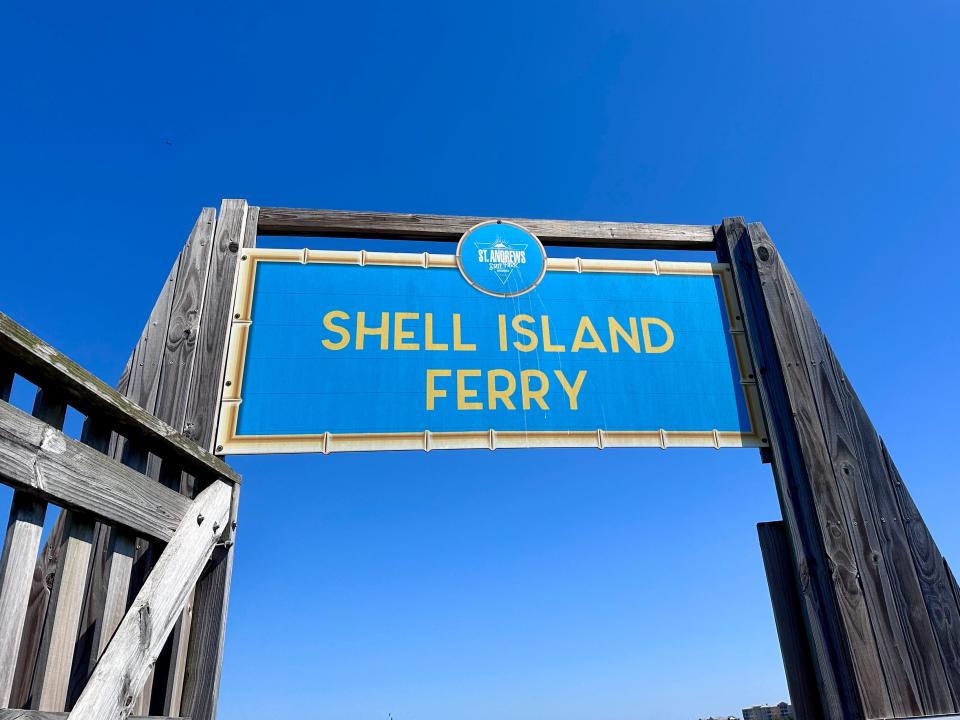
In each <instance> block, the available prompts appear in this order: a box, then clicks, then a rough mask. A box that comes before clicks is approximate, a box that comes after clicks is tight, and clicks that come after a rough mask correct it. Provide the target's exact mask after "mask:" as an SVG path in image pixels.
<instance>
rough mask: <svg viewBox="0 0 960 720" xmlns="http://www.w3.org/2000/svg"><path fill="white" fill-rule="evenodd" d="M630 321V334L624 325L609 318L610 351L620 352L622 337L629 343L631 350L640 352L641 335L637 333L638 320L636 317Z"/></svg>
mask: <svg viewBox="0 0 960 720" xmlns="http://www.w3.org/2000/svg"><path fill="white" fill-rule="evenodd" d="M629 320H630V333H629V334H628V333H627V331H626V330H625V329H624V327H623V325H621V324H620V323H618V322H617V321H616V319H615V318H612V317H610V318H607V322H608V323H609V325H610V349H611V350H612V351H613V352H620V338H621V337H622V338H623V339H624V340H626V341H627V345H629V346H630V349H631V350H633V351H634V352H635V353H638V352H640V334H639V333H638V332H637V319H636V318H635V317H632V318H629Z"/></svg>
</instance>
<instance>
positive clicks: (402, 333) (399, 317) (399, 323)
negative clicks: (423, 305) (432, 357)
mask: <svg viewBox="0 0 960 720" xmlns="http://www.w3.org/2000/svg"><path fill="white" fill-rule="evenodd" d="M419 317H420V313H412V312H397V313H394V314H393V349H394V350H419V349H420V343H415V342H414V343H412V342H407V340H412V339H413V330H404V329H403V321H404V320H416V319H417V318H419Z"/></svg>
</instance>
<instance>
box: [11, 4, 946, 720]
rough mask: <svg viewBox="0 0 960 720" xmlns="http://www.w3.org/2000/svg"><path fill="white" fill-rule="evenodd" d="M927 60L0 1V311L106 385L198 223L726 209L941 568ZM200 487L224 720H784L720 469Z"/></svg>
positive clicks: (547, 464) (771, 24) (573, 31)
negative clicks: (233, 495)
mask: <svg viewBox="0 0 960 720" xmlns="http://www.w3.org/2000/svg"><path fill="white" fill-rule="evenodd" d="M958 35H960V6H958V5H957V4H956V3H954V2H949V1H948V0H941V1H923V0H921V1H917V2H903V3H893V2H881V3H866V2H850V3H842V4H839V3H816V2H814V3H803V4H787V3H769V2H723V3H721V2H701V3H653V2H633V3H608V2H603V3H499V2H487V3H475V4H469V5H468V4H465V3H437V4H419V3H412V4H411V3H404V4H399V3H396V4H393V3H383V4H378V3H359V2H358V3H336V4H333V3H329V4H327V3H303V4H287V3H267V4H255V3H247V2H245V1H243V0H240V1H238V2H232V3H209V4H203V5H202V6H199V4H196V3H190V4H183V5H177V4H173V3H170V4H165V5H163V6H162V7H161V6H148V5H145V4H139V3H137V4H129V3H115V4H104V5H97V6H90V5H86V6H82V7H80V6H72V5H67V4H60V3H52V4H51V3H25V4H16V5H11V6H10V7H7V8H5V21H4V23H3V27H2V28H0V39H2V42H0V57H2V60H3V63H4V66H5V68H6V72H4V73H3V78H2V79H0V83H2V86H3V99H4V102H3V111H2V113H0V138H2V140H0V142H2V148H3V154H2V158H3V160H2V166H0V167H2V170H0V182H2V193H0V202H2V207H3V210H4V229H3V236H2V241H0V242H2V246H3V250H4V252H3V254H2V256H0V257H2V260H0V309H2V310H3V311H4V312H6V313H8V314H10V315H12V316H13V317H14V318H15V319H16V320H18V321H19V322H21V323H23V324H24V325H26V326H27V327H29V328H31V329H32V330H33V331H34V332H36V333H37V334H39V335H40V336H42V337H44V338H45V339H47V340H49V341H50V342H52V343H53V344H55V345H56V346H57V347H59V348H61V349H62V350H64V351H66V352H67V353H69V354H70V355H72V356H73V357H74V358H76V359H77V360H78V361H80V362H81V363H82V364H84V365H85V366H87V367H88V368H90V369H91V370H93V371H95V372H96V373H97V374H99V375H100V376H102V377H104V378H107V379H113V378H116V377H117V376H118V375H119V373H120V370H121V369H122V366H123V363H124V361H125V359H126V357H127V354H128V352H129V350H130V348H131V347H132V345H133V343H134V341H135V338H136V337H137V334H138V332H139V330H140V328H141V326H142V325H143V322H144V320H145V318H146V316H147V313H148V311H149V309H150V307H151V305H152V303H153V300H154V298H155V296H156V294H157V292H158V291H159V288H160V286H161V285H162V283H163V279H164V273H165V272H166V270H167V268H168V267H169V264H170V263H171V262H172V260H173V258H174V257H175V255H176V253H177V252H178V251H179V248H180V247H181V245H182V244H183V242H184V241H185V240H186V237H187V234H188V232H189V230H190V228H191V226H192V223H193V221H194V218H195V217H196V215H197V213H198V212H199V209H200V208H201V207H202V206H204V205H218V204H219V200H220V198H223V197H242V198H247V199H248V200H249V201H250V202H251V203H254V204H259V205H285V206H301V207H325V208H343V209H357V210H367V209H369V210H384V211H401V212H437V213H451V214H461V213H462V214H473V215H503V216H521V217H523V216H526V217H556V218H575V219H605V220H638V221H649V222H668V223H669V222H676V223H717V222H719V221H720V220H721V218H723V217H724V216H729V215H737V214H742V215H745V216H747V217H748V218H749V219H751V220H762V221H763V222H764V223H765V224H766V226H767V228H768V230H769V231H770V233H771V235H772V236H773V238H774V240H775V242H776V243H777V244H778V247H779V248H780V249H781V251H782V253H783V254H784V256H785V257H786V259H787V261H788V263H789V265H790V267H791V270H792V271H793V273H794V275H795V276H796V278H797V280H798V283H799V285H800V287H801V288H802V289H803V291H804V292H805V293H806V295H807V298H808V300H809V302H810V304H811V306H812V307H813V309H814V311H815V313H816V314H817V317H818V318H819V320H820V322H821V324H822V325H823V326H824V328H825V330H826V331H827V334H828V335H829V337H830V339H831V342H832V343H833V345H834V347H835V349H836V351H837V353H838V355H839V357H840V358H841V360H842V361H843V363H844V367H845V369H846V371H847V373H848V374H849V376H850V377H851V379H852V380H853V382H854V383H855V385H856V388H857V390H858V393H859V394H860V396H861V398H862V399H863V401H864V403H865V405H866V406H867V408H868V410H869V411H870V413H871V416H872V418H873V420H874V422H875V424H876V425H877V427H878V428H879V429H880V431H881V433H882V434H883V435H884V437H885V438H886V440H887V442H888V444H889V446H890V447H891V451H892V453H893V456H894V458H895V459H896V461H897V463H898V465H899V467H900V470H901V471H902V473H903V475H904V477H905V479H906V481H907V483H908V485H909V487H910V489H911V491H912V492H913V494H914V496H915V499H916V501H917V503H918V505H919V507H920V509H921V512H923V514H924V516H925V518H926V519H927V522H928V524H929V525H930V527H931V529H932V531H933V534H934V537H935V538H936V539H937V540H938V542H939V545H940V547H941V549H942V550H943V552H944V554H945V555H946V556H947V557H948V559H951V560H953V561H954V564H957V563H960V533H958V531H957V529H956V508H957V505H958V501H960V492H958V490H957V486H956V483H955V478H956V467H958V466H960V450H958V445H957V443H956V441H955V439H956V437H957V435H958V432H960V422H958V420H957V418H956V414H955V408H956V407H957V405H958V401H960V392H958V382H957V378H956V370H957V361H956V356H957V353H958V352H960V338H958V332H957V327H958V324H957V321H956V318H955V317H954V314H953V310H954V308H955V307H956V298H957V293H958V289H960V286H958V282H957V279H956V269H955V260H954V257H953V252H952V249H951V246H952V245H953V243H954V240H955V238H956V235H957V227H958V226H960V204H958V202H957V188H958V187H960V136H958V135H960V133H958V128H960V125H958V121H957V118H958V116H960V74H958V73H957V67H958V62H960V44H958V43H957V42H956V38H957V37H958ZM264 244H275V245H282V244H283V241H279V242H273V243H270V241H264ZM299 244H302V243H299ZM313 246H315V247H322V246H323V245H322V244H321V243H320V242H319V241H317V242H314V243H313ZM661 257H663V255H662V254H661ZM671 259H672V258H671ZM22 394H23V393H22V392H21V396H22ZM234 464H235V466H236V467H237V468H238V469H239V470H240V471H241V472H243V474H244V476H245V478H246V483H245V485H244V492H243V498H242V500H243V502H242V503H241V518H240V528H239V533H240V535H239V538H238V544H237V555H236V565H235V574H234V586H233V594H232V598H231V611H230V613H231V614H230V627H229V634H228V638H227V647H226V661H225V665H224V672H223V684H222V692H221V706H220V709H221V717H223V718H227V719H229V720H233V719H234V718H236V719H237V720H243V719H245V718H259V717H263V715H264V713H266V712H268V711H269V712H270V714H271V715H276V716H284V715H288V714H290V715H292V714H294V713H296V714H297V715H298V716H303V717H311V718H337V720H354V719H357V720H359V719H361V718H382V719H385V718H387V715H388V713H391V714H392V716H393V717H394V718H395V719H396V720H448V719H449V718H459V719H462V720H472V719H473V718H489V717H497V718H500V720H511V719H514V718H516V719H517V720H519V719H521V718H522V719H524V720H532V719H536V718H550V719H551V720H567V719H570V720H575V719H579V718H590V719H591V720H627V719H630V720H634V719H638V720H682V719H685V718H695V717H699V716H702V715H707V714H720V713H723V714H726V713H737V712H738V711H739V709H740V708H741V707H743V706H744V705H749V704H754V703H759V702H777V701H779V700H781V699H783V698H785V697H786V689H785V682H784V679H783V672H782V666H781V661H780V656H779V648H778V645H777V641H776V636H775V631H774V627H773V618H772V614H771V610H770V604H769V598H768V596H767V590H766V583H765V580H764V577H763V570H762V564H761V559H760V553H759V550H758V548H757V541H756V532H755V524H756V523H757V522H758V521H763V520H770V519H775V518H777V517H779V509H778V506H777V502H776V497H775V493H774V487H773V481H772V478H771V476H770V473H769V468H768V467H767V466H763V465H761V464H760V463H759V461H758V457H757V454H756V452H754V451H742V452H736V451H724V452H721V453H717V452H716V451H669V452H661V451H646V450H637V451H623V450H620V451H616V450H606V451H603V452H597V451H572V450H571V451H523V452H521V451H517V452H502V453H499V452H498V453H489V452H469V453H431V454H429V455H426V454H412V453H411V454H405V453H397V454H390V455H342V456H329V457H323V456H291V457H261V458H247V459H239V460H236V461H235V463H234ZM3 492H4V493H5V492H6V491H5V490H4V491H3ZM6 497H8V495H3V496H2V498H0V499H2V500H3V502H6Z"/></svg>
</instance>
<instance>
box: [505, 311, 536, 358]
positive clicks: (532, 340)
mask: <svg viewBox="0 0 960 720" xmlns="http://www.w3.org/2000/svg"><path fill="white" fill-rule="evenodd" d="M532 322H533V318H532V317H530V316H529V315H515V316H514V318H513V323H511V324H512V325H513V329H514V331H515V332H516V333H517V335H523V336H524V337H525V338H527V340H528V342H525V343H521V342H518V341H516V340H514V341H513V346H514V347H515V348H516V349H517V350H519V351H521V352H530V351H531V350H536V349H537V334H536V333H535V332H534V331H533V330H531V329H530V328H525V327H523V325H521V323H532Z"/></svg>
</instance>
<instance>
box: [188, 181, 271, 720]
mask: <svg viewBox="0 0 960 720" xmlns="http://www.w3.org/2000/svg"><path fill="white" fill-rule="evenodd" d="M257 212H258V210H257V208H255V207H248V206H247V203H246V201H244V200H224V201H223V204H222V206H221V208H220V216H219V218H218V220H217V232H216V236H215V239H214V244H213V257H212V258H211V265H210V272H209V273H208V275H207V291H206V296H205V298H204V322H203V327H202V329H201V332H202V335H201V348H202V350H201V356H200V364H199V366H198V368H197V372H196V374H195V377H194V382H193V384H192V388H191V393H190V401H189V404H188V410H187V421H186V426H185V428H184V432H187V433H188V434H190V435H191V437H193V438H194V439H195V440H196V441H197V442H198V443H199V444H200V445H201V447H204V448H208V449H210V450H212V451H216V448H215V447H214V439H215V435H216V429H217V416H218V414H219V410H220V396H221V394H222V391H223V388H222V387H221V383H222V380H223V368H224V365H225V363H226V352H227V342H228V340H229V330H230V325H231V319H232V315H231V313H232V311H233V292H234V287H235V283H236V276H237V269H238V268H237V265H238V263H239V262H242V260H241V258H242V257H243V255H242V248H246V247H254V246H255V244H256V238H257ZM237 492H239V487H238V486H234V494H235V496H234V499H233V508H234V510H233V517H232V519H231V527H230V528H229V529H228V536H227V537H226V539H225V542H224V545H223V546H222V547H220V548H217V550H216V551H215V553H214V556H213V558H212V559H211V562H210V566H209V567H208V568H207V569H206V570H205V571H204V574H203V575H202V576H201V578H200V580H199V582H198V583H197V589H196V593H195V595H194V603H193V618H192V620H191V625H190V644H189V650H188V654H187V666H186V675H185V677H184V686H183V698H182V702H181V707H180V714H181V715H183V716H184V717H191V718H193V720H212V718H215V717H216V713H217V698H218V695H219V692H220V668H221V664H222V661H223V642H224V637H225V633H226V622H227V607H228V603H229V599H230V578H231V575H232V573H233V540H234V534H233V533H234V530H235V528H234V527H233V526H234V525H235V522H236V504H237V497H236V493H237Z"/></svg>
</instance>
